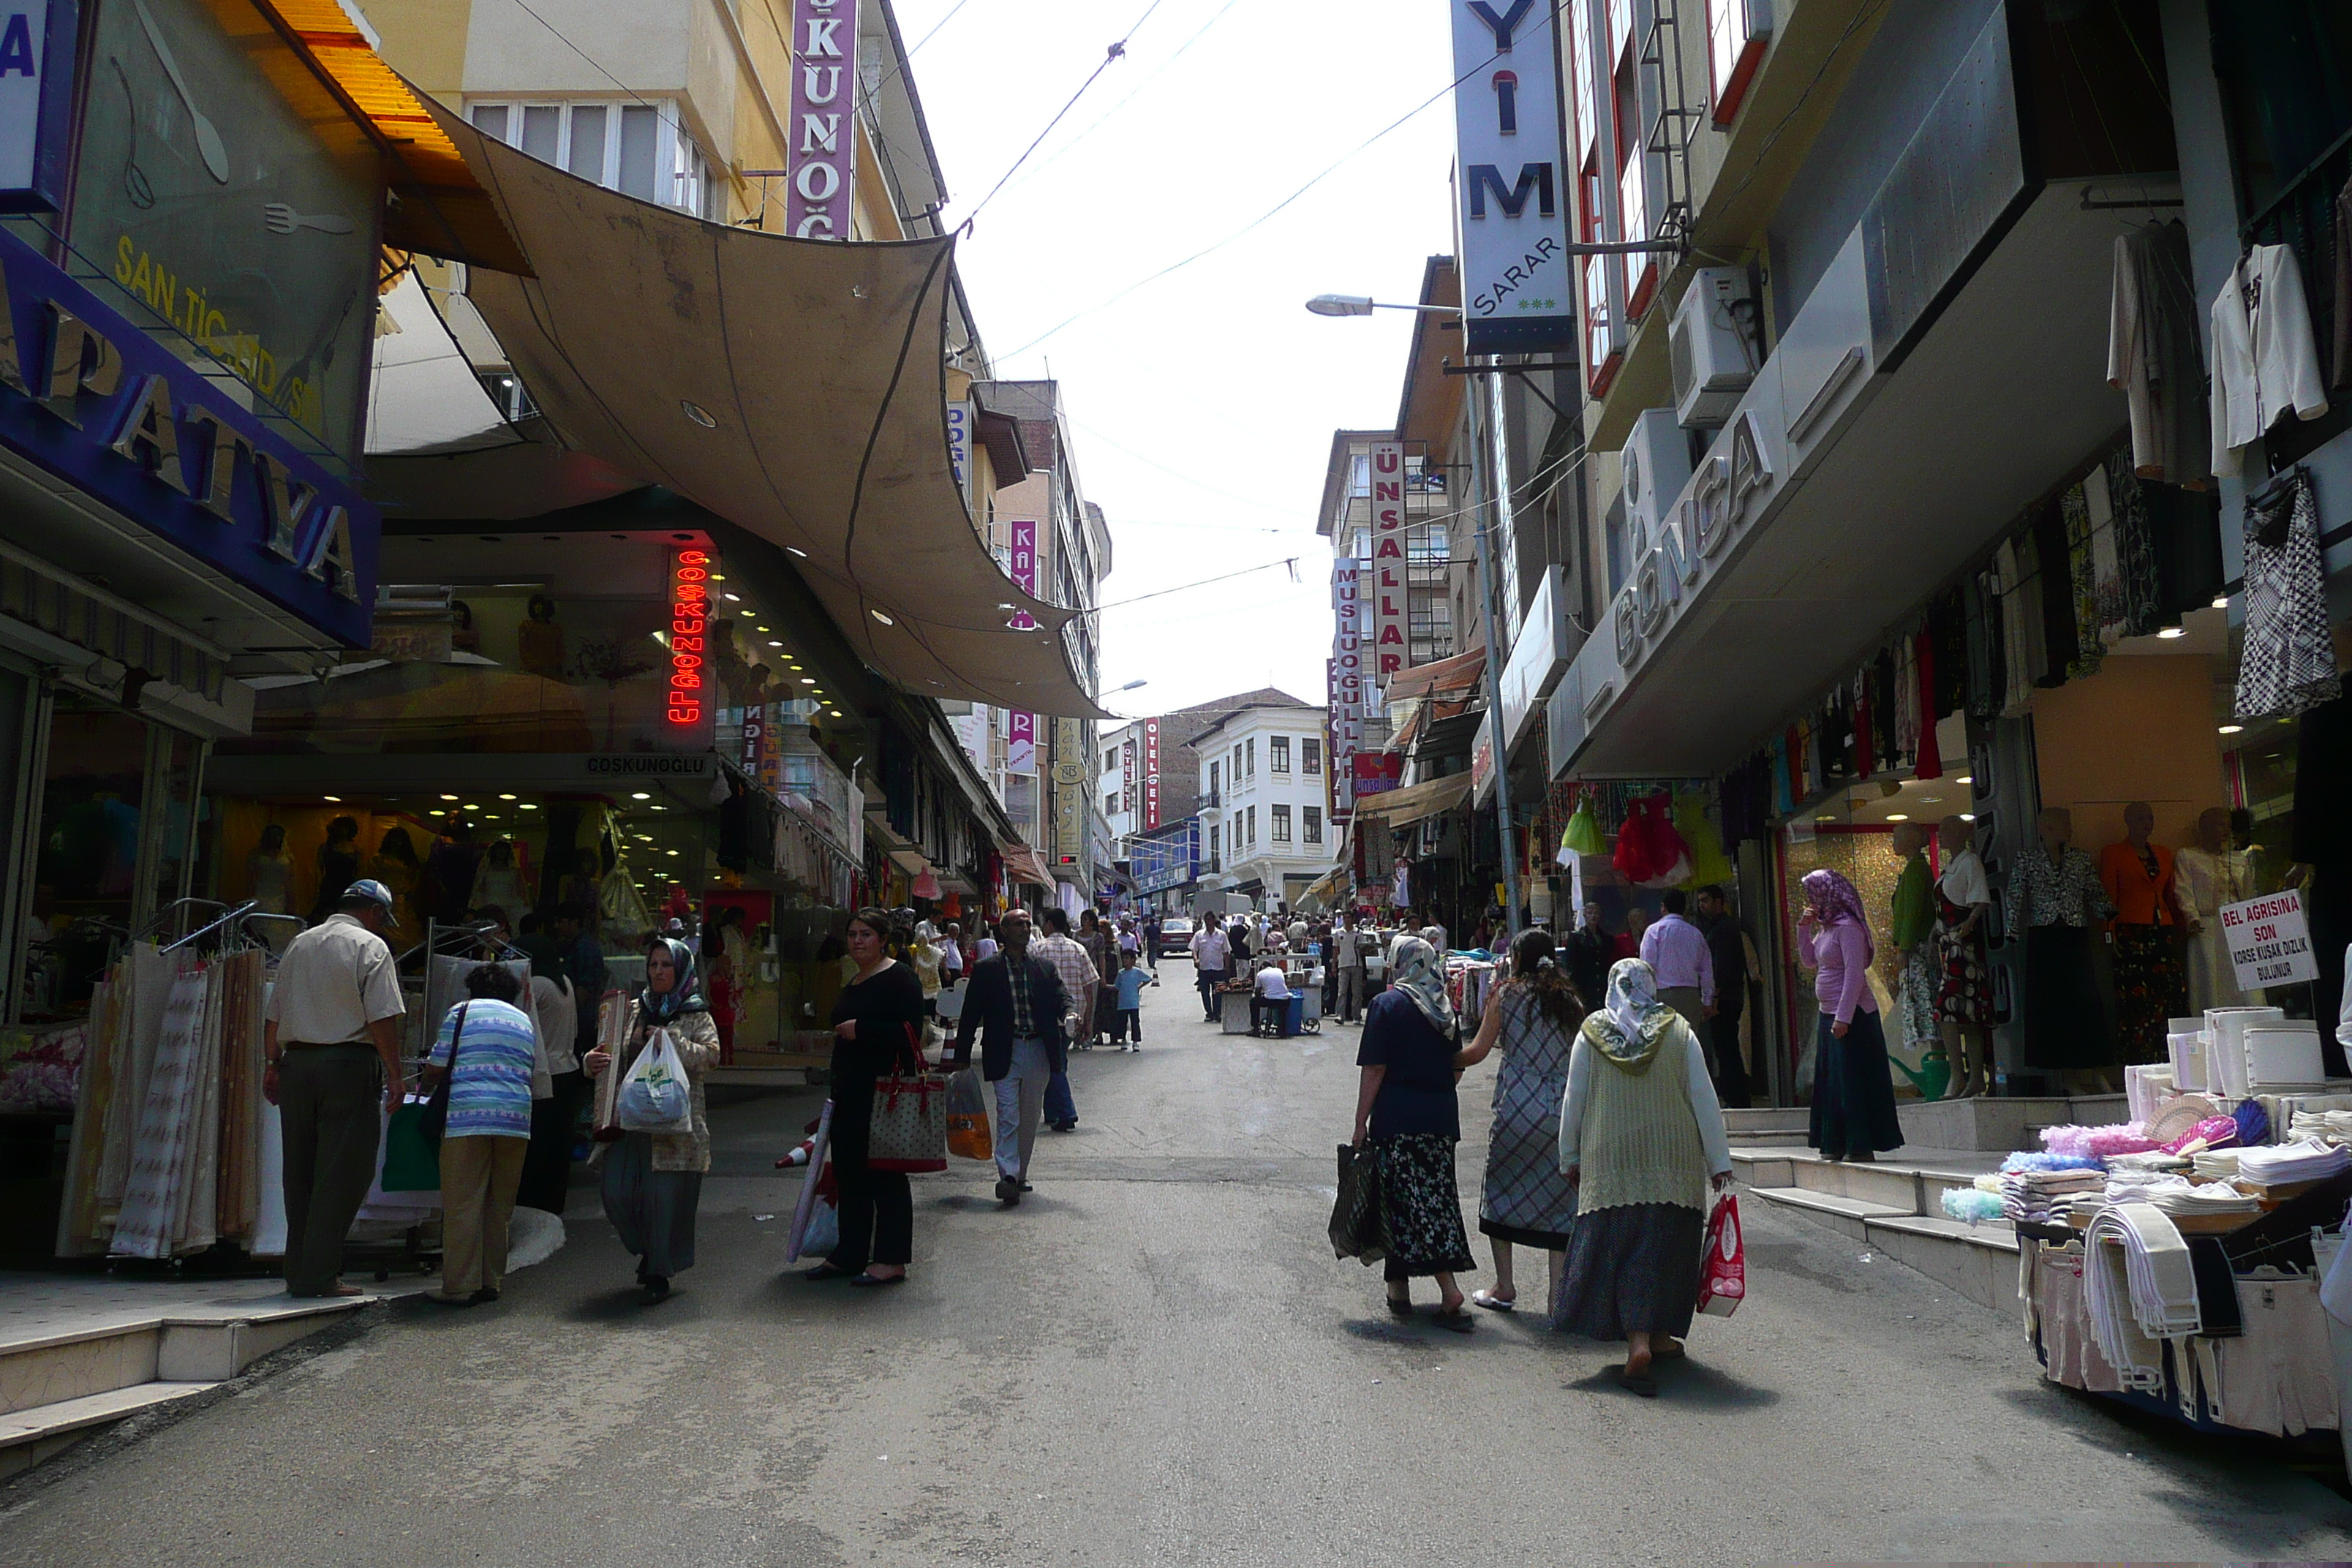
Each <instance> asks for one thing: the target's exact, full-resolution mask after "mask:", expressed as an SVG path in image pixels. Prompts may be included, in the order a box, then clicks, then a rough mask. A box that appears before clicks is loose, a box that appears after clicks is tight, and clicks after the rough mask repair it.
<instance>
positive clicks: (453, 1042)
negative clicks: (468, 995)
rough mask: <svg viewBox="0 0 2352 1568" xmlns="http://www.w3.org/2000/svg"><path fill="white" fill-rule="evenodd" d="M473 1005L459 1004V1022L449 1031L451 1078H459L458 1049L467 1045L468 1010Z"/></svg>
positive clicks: (467, 1003) (469, 1003) (468, 1003)
mask: <svg viewBox="0 0 2352 1568" xmlns="http://www.w3.org/2000/svg"><path fill="white" fill-rule="evenodd" d="M472 1005H473V1004H472V1003H471V1002H460V1003H458V1004H457V1023H456V1024H455V1025H453V1026H451V1027H450V1030H449V1076H450V1077H451V1078H455V1077H457V1047H459V1046H460V1045H462V1044H464V1043H465V1039H466V1009H467V1008H468V1007H470V1006H472Z"/></svg>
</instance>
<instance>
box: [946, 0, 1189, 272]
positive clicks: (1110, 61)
mask: <svg viewBox="0 0 2352 1568" xmlns="http://www.w3.org/2000/svg"><path fill="white" fill-rule="evenodd" d="M1162 4H1164V0H1151V4H1150V5H1146V6H1145V7H1144V8H1143V15H1142V16H1138V17H1137V18H1136V19H1135V21H1134V22H1133V24H1131V25H1130V26H1129V27H1128V29H1127V31H1126V33H1124V34H1123V35H1121V36H1120V37H1119V38H1118V40H1117V41H1116V42H1114V43H1113V44H1112V45H1111V46H1110V47H1109V48H1108V49H1106V50H1104V51H1103V58H1102V63H1101V64H1099V65H1097V66H1096V67H1095V68H1094V70H1093V72H1092V73H1091V74H1089V75H1088V76H1087V79H1086V80H1084V81H1082V82H1080V83H1079V84H1078V90H1077V91H1076V92H1074V93H1072V94H1070V101H1069V102H1067V103H1066V104H1064V105H1062V107H1061V108H1060V109H1058V110H1055V111H1054V118H1053V119H1051V120H1048V121H1045V130H1043V131H1040V132H1037V136H1036V140H1035V141H1033V142H1030V143H1029V145H1028V146H1026V147H1024V148H1023V149H1022V150H1021V156H1019V157H1018V158H1015V159H1013V167H1011V168H1010V169H1007V170H1005V171H1004V173H1003V174H1000V175H998V176H997V178H996V184H992V185H991V186H989V187H988V195H984V196H982V197H981V198H980V205H979V206H975V207H973V208H972V209H971V211H970V212H968V213H966V214H964V215H963V222H962V223H961V224H959V225H958V227H959V228H961V229H963V230H964V231H965V232H966V233H970V232H971V225H972V220H973V219H974V218H976V217H978V216H980V214H981V209H982V207H985V206H987V205H988V204H989V203H991V202H992V201H994V200H995V199H996V193H997V192H999V191H1001V190H1003V188H1004V183H1005V182H1006V181H1007V180H1010V179H1011V178H1013V175H1014V174H1018V173H1020V170H1021V165H1022V164H1024V163H1027V162H1028V161H1029V154H1030V153H1034V152H1035V151H1037V149H1038V147H1039V146H1040V145H1041V144H1042V143H1043V142H1045V138H1046V137H1048V136H1050V135H1052V134H1053V133H1054V127H1055V126H1056V125H1059V124H1060V123H1061V122H1062V119H1063V117H1064V116H1065V115H1066V114H1068V113H1069V112H1070V110H1073V109H1076V107H1077V106H1078V100H1080V99H1082V98H1084V97H1085V96H1086V95H1087V89H1088V88H1090V87H1092V86H1094V84H1095V83H1096V82H1097V80H1099V79H1101V77H1102V73H1103V72H1105V71H1107V70H1108V69H1110V68H1111V67H1112V66H1113V65H1114V64H1116V63H1117V62H1118V61H1120V60H1123V59H1125V58H1127V41H1128V39H1129V38H1132V37H1135V35H1136V33H1137V32H1138V31H1139V30H1140V29H1141V28H1142V26H1143V24H1144V23H1146V22H1149V21H1150V20H1151V13H1153V12H1154V11H1157V10H1159V9H1160V5H1162Z"/></svg>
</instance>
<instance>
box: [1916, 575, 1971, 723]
mask: <svg viewBox="0 0 2352 1568" xmlns="http://www.w3.org/2000/svg"><path fill="white" fill-rule="evenodd" d="M1927 637H1928V640H1929V645H1930V652H1931V653H1932V655H1933V657H1932V658H1929V659H1927V661H1926V667H1927V668H1926V672H1927V676H1928V677H1929V679H1928V680H1927V688H1926V689H1927V707H1926V709H1925V710H1924V711H1922V712H1921V713H1920V715H1919V724H1920V727H1921V728H1922V729H1927V728H1929V727H1932V726H1933V725H1934V724H1935V722H1936V721H1937V720H1938V719H1941V718H1942V717H1943V716H1944V715H1945V714H1947V713H1957V712H1958V711H1959V710H1961V709H1963V708H1965V707H1967V706H1968V701H1969V617H1968V596H1967V595H1965V594H1964V593H1963V592H1962V591H1961V590H1960V589H1958V588H1949V589H1947V590H1945V591H1944V592H1943V593H1942V594H1940V595H1937V597H1936V599H1935V600H1934V602H1932V603H1931V604H1929V605H1928V606H1927Z"/></svg>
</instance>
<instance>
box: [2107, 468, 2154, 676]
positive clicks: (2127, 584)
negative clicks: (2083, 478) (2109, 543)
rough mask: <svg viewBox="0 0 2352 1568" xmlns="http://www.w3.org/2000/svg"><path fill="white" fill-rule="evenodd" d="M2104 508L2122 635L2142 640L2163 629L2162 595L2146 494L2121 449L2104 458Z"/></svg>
mask: <svg viewBox="0 0 2352 1568" xmlns="http://www.w3.org/2000/svg"><path fill="white" fill-rule="evenodd" d="M2105 468H2106V478H2107V508H2108V510H2109V513H2110V514H2111V516H2112V517H2113V520H2114V526H2115V531H2116V565H2117V570H2118V572H2119V574H2120V575H2121V577H2122V582H2123V635H2124V636H2126V637H2148V636H2151V635H2153V634H2154V633H2155V631H2156V630H2157V628H2158V627H2159V626H2163V625H2164V604H2163V599H2164V595H2163V589H2162V585H2161V583H2160V581H2159V579H2158V574H2157V569H2156V541H2155V537H2154V535H2153V534H2152V533H2151V532H2150V531H2149V528H2148V520H2147V489H2146V488H2145V487H2143V486H2142V485H2141V484H2140V482H2139V476H2138V475H2137V474H2135V473H2133V472H2132V467H2131V458H2130V456H2129V454H2127V453H2126V452H2125V451H2124V450H2123V449H2122V448H2121V447H2117V448H2116V450H2115V451H2113V452H2110V453H2108V454H2107V460H2106V464H2105Z"/></svg>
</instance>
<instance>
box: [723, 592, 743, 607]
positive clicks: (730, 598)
mask: <svg viewBox="0 0 2352 1568" xmlns="http://www.w3.org/2000/svg"><path fill="white" fill-rule="evenodd" d="M719 597H720V598H722V599H725V600H726V601H727V602H728V603H729V604H730V605H740V604H741V603H742V602H743V600H742V598H741V596H740V595H735V594H721V595H719Z"/></svg>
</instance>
